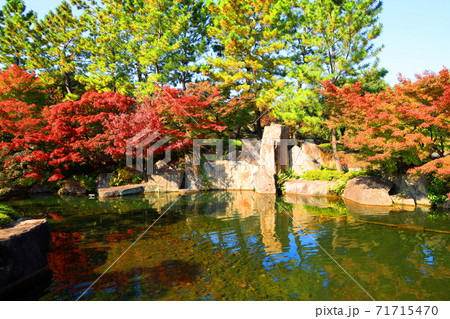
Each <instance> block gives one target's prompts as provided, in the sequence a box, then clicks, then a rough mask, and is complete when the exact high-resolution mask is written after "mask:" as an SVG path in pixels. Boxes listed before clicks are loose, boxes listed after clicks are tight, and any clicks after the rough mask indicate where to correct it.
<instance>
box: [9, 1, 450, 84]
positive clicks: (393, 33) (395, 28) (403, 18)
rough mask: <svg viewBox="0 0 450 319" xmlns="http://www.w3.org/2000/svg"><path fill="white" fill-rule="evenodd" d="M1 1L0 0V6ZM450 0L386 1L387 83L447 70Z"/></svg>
mask: <svg viewBox="0 0 450 319" xmlns="http://www.w3.org/2000/svg"><path fill="white" fill-rule="evenodd" d="M2 2H4V0H0V3H2ZM61 2H62V0H25V3H26V5H27V8H29V9H32V10H34V11H36V12H37V13H38V16H39V18H42V17H44V15H45V14H47V12H48V11H50V10H52V9H54V8H56V7H57V6H58V5H59V4H60V3H61ZM449 14H450V1H449V0H385V1H383V12H382V14H381V23H383V32H382V33H381V36H380V37H379V39H377V41H376V43H377V44H378V45H381V44H384V49H383V50H382V51H381V54H380V56H379V57H380V66H382V67H384V68H386V69H387V70H388V71H389V73H388V75H387V76H386V81H387V82H388V83H389V84H391V85H393V84H395V83H398V81H397V77H398V74H399V73H401V74H402V75H403V76H404V77H407V78H411V79H413V78H414V75H415V74H416V73H423V72H424V71H425V70H429V71H433V72H438V71H439V70H441V69H442V68H443V67H444V66H446V67H449V68H450V17H449Z"/></svg>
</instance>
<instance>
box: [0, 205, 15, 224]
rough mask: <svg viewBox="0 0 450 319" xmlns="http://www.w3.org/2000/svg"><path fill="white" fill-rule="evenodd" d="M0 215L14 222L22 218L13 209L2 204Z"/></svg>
mask: <svg viewBox="0 0 450 319" xmlns="http://www.w3.org/2000/svg"><path fill="white" fill-rule="evenodd" d="M0 214H3V215H6V216H8V217H9V218H11V219H13V220H15V219H19V218H20V215H19V213H18V212H16V211H15V210H14V209H13V208H11V207H9V206H6V205H2V204H0Z"/></svg>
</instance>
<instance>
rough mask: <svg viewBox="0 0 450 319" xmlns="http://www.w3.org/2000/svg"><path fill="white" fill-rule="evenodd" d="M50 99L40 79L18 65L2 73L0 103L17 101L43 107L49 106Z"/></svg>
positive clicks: (0, 76) (0, 73)
mask: <svg viewBox="0 0 450 319" xmlns="http://www.w3.org/2000/svg"><path fill="white" fill-rule="evenodd" d="M48 97H49V92H48V90H47V89H46V88H45V86H44V85H43V83H42V82H41V81H40V79H39V78H38V77H36V76H35V75H34V74H30V73H28V72H26V71H25V70H23V69H21V68H20V67H18V66H17V65H13V66H11V67H9V68H8V69H7V70H5V71H3V72H0V101H6V100H16V101H21V102H24V103H26V104H29V105H31V104H34V105H36V106H40V107H41V106H44V105H45V104H47V102H48Z"/></svg>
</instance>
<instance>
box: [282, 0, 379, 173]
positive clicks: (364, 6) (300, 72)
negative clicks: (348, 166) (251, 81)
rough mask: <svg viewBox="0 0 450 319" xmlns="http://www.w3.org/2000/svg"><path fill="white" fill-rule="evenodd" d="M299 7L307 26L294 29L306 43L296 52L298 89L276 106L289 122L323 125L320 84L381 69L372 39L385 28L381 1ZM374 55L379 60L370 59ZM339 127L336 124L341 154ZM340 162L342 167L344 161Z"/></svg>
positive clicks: (327, 1) (314, 0) (322, 1)
mask: <svg viewBox="0 0 450 319" xmlns="http://www.w3.org/2000/svg"><path fill="white" fill-rule="evenodd" d="M295 7H296V8H297V9H296V11H295V12H297V14H298V15H299V18H298V19H297V20H298V21H300V22H301V25H299V26H298V27H297V28H296V32H295V33H293V34H292V33H291V34H289V39H290V40H291V41H292V40H295V41H293V43H297V44H301V46H300V47H301V48H304V51H302V52H299V54H297V55H292V56H291V58H292V57H293V58H294V59H293V62H295V64H294V67H293V69H291V70H290V75H291V76H292V77H293V78H295V81H296V83H297V90H295V89H293V90H291V92H290V94H288V95H287V96H285V97H284V98H283V97H282V98H281V100H283V103H279V104H278V105H275V106H274V114H275V115H276V116H277V117H281V118H284V119H288V120H289V121H297V122H299V121H305V120H306V123H304V124H303V125H304V126H305V124H306V126H309V127H311V126H312V127H316V128H319V129H321V127H323V126H322V125H323V123H324V120H325V119H326V117H327V116H328V112H327V107H326V104H324V100H323V99H321V97H320V94H319V93H318V91H317V90H318V89H319V88H320V85H321V84H320V83H321V82H322V81H331V83H333V84H335V85H339V86H341V85H343V84H345V83H346V82H349V81H353V82H354V81H355V79H358V78H360V77H361V75H363V74H366V73H368V72H369V73H370V72H375V71H376V65H377V62H378V60H377V58H376V56H377V54H378V53H379V51H380V48H375V46H374V44H373V43H372V40H373V39H375V38H377V37H378V36H379V35H380V32H381V24H380V23H379V22H378V19H379V13H380V12H381V2H380V1H379V0H343V1H336V0H334V1H333V0H299V1H297V2H296V5H295ZM298 57H301V58H298ZM371 59H372V60H374V63H373V64H370V63H369V62H368V61H371ZM305 115H306V116H305ZM336 129H337V128H332V129H331V136H332V144H333V151H334V153H335V154H336V153H337V147H336V139H337V130H336ZM336 159H337V157H336ZM336 166H337V168H338V169H340V165H339V162H338V160H337V161H336Z"/></svg>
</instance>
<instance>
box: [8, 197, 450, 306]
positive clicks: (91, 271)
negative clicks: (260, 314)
mask: <svg viewBox="0 0 450 319" xmlns="http://www.w3.org/2000/svg"><path fill="white" fill-rule="evenodd" d="M9 204H10V205H11V206H13V207H15V208H16V209H17V210H19V211H23V212H25V213H26V215H29V216H37V215H39V216H41V217H46V218H48V219H49V222H50V227H51V230H52V248H51V252H50V253H49V263H50V268H51V269H52V271H53V283H52V285H51V286H50V287H49V288H48V289H47V291H45V292H44V293H43V294H42V295H39V296H36V298H40V299H45V300H73V299H76V298H78V297H79V296H80V295H81V293H82V292H83V291H84V290H85V289H86V288H87V287H89V285H90V284H91V283H92V282H93V281H94V280H95V279H96V278H97V277H98V276H99V275H100V274H102V273H103V272H104V271H105V270H106V269H107V267H108V266H109V265H111V264H112V263H114V262H115V261H116V260H117V259H118V258H119V257H120V256H121V255H122V253H123V252H124V251H125V250H126V249H127V248H128V247H129V246H130V245H131V244H132V243H133V241H134V240H135V239H136V238H137V237H138V236H139V235H140V234H142V232H143V231H144V230H145V229H146V228H147V227H148V226H149V225H151V224H152V223H153V222H154V221H155V220H156V219H157V218H159V217H161V215H162V214H163V213H164V212H166V211H167V213H166V214H164V215H163V216H162V217H161V218H160V219H159V220H158V222H157V223H156V224H155V225H154V226H153V227H152V228H151V229H150V230H149V231H148V232H147V233H146V234H145V235H144V236H143V237H142V239H141V240H139V241H138V242H137V243H136V244H135V246H134V247H133V248H132V249H130V250H129V251H128V252H127V253H126V254H125V255H124V256H123V257H122V258H120V259H119V260H118V261H117V263H116V264H115V265H114V267H113V268H112V269H111V270H110V271H108V272H107V273H106V275H105V276H104V277H102V279H101V280H100V281H99V282H98V283H97V284H96V285H95V286H94V287H93V289H91V290H90V291H89V293H88V294H86V295H85V296H84V297H83V298H86V299H88V300H203V299H207V300H293V299H295V300H367V299H369V297H368V296H367V295H366V294H365V293H364V292H363V291H362V290H361V289H360V288H359V287H358V286H357V285H356V284H355V283H354V282H353V281H352V280H351V279H350V278H349V277H348V276H347V275H346V274H345V273H344V272H343V271H342V270H341V269H340V268H339V267H338V266H337V265H336V264H335V263H334V261H333V260H332V259H331V258H330V257H329V256H328V255H327V254H326V253H325V252H324V251H323V249H325V250H326V251H327V252H328V253H329V254H330V255H332V256H333V258H334V259H335V260H337V261H338V262H339V263H340V264H341V265H342V266H343V267H344V268H345V269H346V270H347V271H348V272H349V273H350V274H352V276H353V277H354V278H355V279H356V280H357V281H358V282H359V283H360V284H361V285H362V286H363V287H364V288H365V289H366V290H367V291H369V292H370V294H371V295H373V296H374V297H375V298H376V299H377V300H405V299H408V300H410V299H413V300H432V299H433V300H434V299H436V300H446V299H448V298H449V297H450V295H449V293H448V289H447V287H448V284H449V283H450V273H449V269H450V264H449V258H448V255H449V247H450V239H449V234H447V233H445V231H449V230H450V229H449V223H448V222H449V220H448V218H449V217H448V214H446V213H441V214H440V215H439V216H440V217H439V218H429V216H430V215H429V214H428V212H426V211H425V210H421V209H417V210H414V211H404V210H398V209H385V208H383V209H382V210H378V209H372V208H367V207H357V206H355V205H353V204H352V203H350V204H348V203H344V202H343V201H341V200H340V199H338V198H325V197H302V196H293V195H290V196H286V197H285V198H276V197H275V196H270V195H259V194H256V193H253V192H248V191H247V192H214V193H196V194H187V195H184V196H180V195H179V194H175V193H169V194H151V195H145V196H135V197H124V198H122V199H108V200H103V201H101V202H100V201H96V200H88V199H83V198H77V199H73V198H72V199H61V198H59V197H53V196H50V197H37V198H34V199H31V200H26V201H25V200H18V201H11V202H10V203H9ZM293 220H295V221H293ZM398 224H405V225H406V224H407V225H412V226H420V227H422V228H423V229H434V230H437V231H442V232H435V231H428V232H424V231H417V230H411V229H399V228H396V227H394V226H395V225H398ZM322 248H323V249H322Z"/></svg>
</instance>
